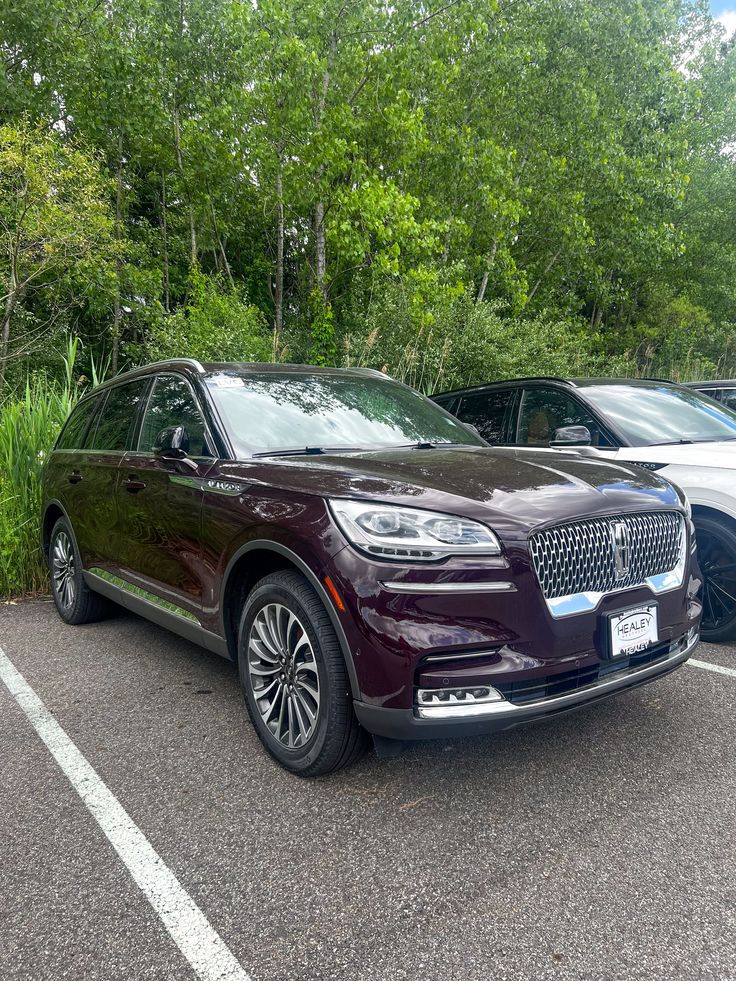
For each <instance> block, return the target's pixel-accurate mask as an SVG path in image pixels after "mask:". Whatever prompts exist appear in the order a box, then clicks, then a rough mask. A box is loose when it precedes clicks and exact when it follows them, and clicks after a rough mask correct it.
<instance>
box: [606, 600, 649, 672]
mask: <svg viewBox="0 0 736 981" xmlns="http://www.w3.org/2000/svg"><path fill="white" fill-rule="evenodd" d="M658 613H659V610H658V606H657V604H656V603H643V604H642V605H641V606H633V607H631V608H630V609H628V610H620V611H619V612H618V613H609V614H608V615H607V616H606V629H605V633H604V636H605V638H606V648H607V650H606V653H607V655H608V657H610V658H611V659H612V660H618V659H620V658H625V657H631V656H632V655H634V654H640V653H641V652H642V651H645V650H647V648H649V647H653V646H654V645H655V644H656V643H658V642H659V620H658Z"/></svg>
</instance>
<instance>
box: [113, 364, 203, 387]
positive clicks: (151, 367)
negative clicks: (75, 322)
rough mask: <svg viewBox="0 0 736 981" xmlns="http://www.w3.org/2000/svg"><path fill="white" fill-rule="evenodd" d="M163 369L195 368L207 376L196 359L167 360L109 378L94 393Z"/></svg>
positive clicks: (198, 372)
mask: <svg viewBox="0 0 736 981" xmlns="http://www.w3.org/2000/svg"><path fill="white" fill-rule="evenodd" d="M162 368H193V369H194V370H195V371H196V372H197V374H198V375H204V374H206V372H205V369H204V367H203V365H202V363H201V362H200V361H197V360H196V359H195V358H166V360H164V361H152V362H151V363H150V364H143V365H140V366H139V367H138V368H131V369H130V370H129V371H123V372H121V373H120V374H119V375H114V376H113V377H112V378H107V379H105V381H103V382H100V384H99V385H98V386H97V387H96V388H95V389H94V391H95V392H98V391H99V390H100V389H101V388H107V387H108V386H110V385H116V384H117V383H118V382H120V381H126V380H127V379H129V378H136V377H138V376H139V375H148V374H150V372H151V371H158V370H160V369H162Z"/></svg>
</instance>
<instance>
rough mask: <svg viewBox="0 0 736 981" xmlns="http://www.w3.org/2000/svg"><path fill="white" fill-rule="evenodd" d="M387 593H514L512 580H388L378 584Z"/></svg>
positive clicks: (514, 587)
mask: <svg viewBox="0 0 736 981" xmlns="http://www.w3.org/2000/svg"><path fill="white" fill-rule="evenodd" d="M380 586H381V589H385V590H386V591H387V592H389V593H417V594H425V593H515V592H516V586H515V585H514V584H513V583H512V582H390V581H384V582H382V583H381V584H380Z"/></svg>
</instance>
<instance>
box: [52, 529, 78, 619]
mask: <svg viewBox="0 0 736 981" xmlns="http://www.w3.org/2000/svg"><path fill="white" fill-rule="evenodd" d="M75 572H76V566H75V564H74V549H73V548H72V543H71V540H70V538H69V536H68V535H67V533H66V532H65V531H60V532H59V534H58V535H57V536H56V539H55V541H54V548H53V553H52V574H53V581H54V592H55V593H56V596H57V599H58V600H59V603H60V604H61V605H62V607H63V608H64V609H65V610H69V609H71V607H72V606H73V605H74V599H75V596H76V584H75V579H74V576H75Z"/></svg>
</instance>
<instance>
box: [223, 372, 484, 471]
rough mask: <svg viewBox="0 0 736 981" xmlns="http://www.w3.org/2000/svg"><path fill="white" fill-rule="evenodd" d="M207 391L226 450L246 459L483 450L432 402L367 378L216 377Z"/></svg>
mask: <svg viewBox="0 0 736 981" xmlns="http://www.w3.org/2000/svg"><path fill="white" fill-rule="evenodd" d="M207 385H208V387H209V389H210V392H211V393H212V396H213V398H214V400H215V403H216V404H217V407H218V409H219V411H220V414H221V415H222V417H223V421H224V423H225V427H226V429H227V431H228V435H229V436H230V439H231V441H232V443H233V446H234V448H235V449H236V450H237V451H238V452H239V453H241V454H245V455H246V456H250V455H252V454H254V453H266V452H269V451H274V452H277V451H279V450H291V449H293V450H299V449H301V450H304V449H306V448H310V449H327V450H341V449H342V450H348V449H379V448H381V447H387V446H406V445H413V444H416V443H432V444H437V443H463V444H466V445H469V446H485V445H486V444H485V443H484V442H483V440H481V439H480V438H479V437H477V436H475V435H474V434H473V433H471V432H470V431H469V430H468V429H466V428H465V426H463V424H462V423H460V422H458V420H457V419H454V418H453V417H452V416H450V415H448V413H447V412H445V411H444V409H441V408H440V407H439V406H438V405H435V404H434V402H430V401H429V400H428V399H426V398H424V396H422V395H419V394H418V393H417V392H414V391H413V390H412V389H410V388H406V387H405V386H404V385H400V384H398V383H397V382H393V381H390V380H388V379H382V378H378V377H371V376H370V375H366V376H365V377H361V376H360V375H355V374H350V373H348V372H346V373H345V374H337V373H335V374H322V373H320V372H315V373H314V374H307V373H304V374H292V373H289V372H283V373H281V372H275V371H274V372H272V371H269V372H265V371H264V372H260V373H259V372H253V373H248V374H242V375H241V374H238V373H236V372H231V373H230V372H226V371H223V372H218V373H217V374H213V375H211V376H209V377H208V378H207Z"/></svg>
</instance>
